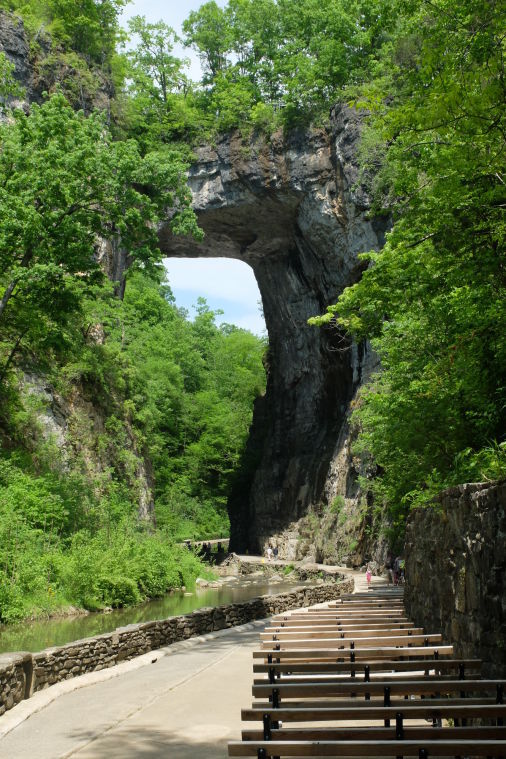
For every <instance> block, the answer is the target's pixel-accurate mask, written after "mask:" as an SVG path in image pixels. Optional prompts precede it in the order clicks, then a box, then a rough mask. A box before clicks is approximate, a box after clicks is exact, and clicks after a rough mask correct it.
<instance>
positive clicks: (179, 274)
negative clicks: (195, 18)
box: [122, 0, 265, 335]
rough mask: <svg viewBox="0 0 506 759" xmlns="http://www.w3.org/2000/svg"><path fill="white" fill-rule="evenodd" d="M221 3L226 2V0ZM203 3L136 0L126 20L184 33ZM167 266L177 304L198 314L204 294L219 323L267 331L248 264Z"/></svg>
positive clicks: (194, 71)
mask: <svg viewBox="0 0 506 759" xmlns="http://www.w3.org/2000/svg"><path fill="white" fill-rule="evenodd" d="M217 2H218V5H221V6H223V5H225V0H217ZM201 5H202V0H180V2H174V0H169V1H168V2H167V0H142V2H140V0H136V1H135V2H131V3H129V4H128V5H127V6H126V8H125V10H124V13H123V17H122V21H123V23H124V25H126V21H127V20H128V19H129V18H131V17H132V16H135V15H140V16H145V17H146V19H147V20H148V21H151V22H155V21H159V20H160V19H161V20H162V21H165V23H166V24H169V26H171V27H172V28H173V29H174V30H175V31H176V33H178V34H180V33H181V24H182V23H183V21H184V20H185V18H186V17H187V16H188V14H189V13H190V11H192V10H197V8H199V7H200V6H201ZM177 53H178V54H179V55H181V56H182V57H186V58H189V59H190V63H191V65H190V74H191V76H192V77H193V78H194V79H199V78H200V74H201V71H200V65H199V61H198V57H197V55H196V54H195V53H194V52H193V51H191V50H189V49H186V48H183V47H181V48H180V49H179V50H177ZM165 266H166V269H167V272H168V275H169V283H170V286H171V288H172V292H173V293H174V296H175V298H176V303H177V305H178V306H183V307H184V308H187V309H188V311H189V312H190V316H191V315H192V314H193V313H194V311H193V309H192V306H193V304H195V303H196V302H197V298H198V297H199V296H202V297H204V298H205V299H206V300H207V302H208V304H209V306H210V307H211V308H212V309H222V310H223V311H224V314H223V316H221V317H219V319H218V320H217V321H218V322H219V323H221V322H229V323H232V324H236V325H237V326H238V327H243V328H244V329H249V330H251V332H254V333H255V334H258V335H261V334H264V331H265V323H264V320H263V317H262V316H261V314H260V310H259V305H258V303H259V300H260V293H259V291H258V286H257V283H256V279H255V275H254V274H253V270H252V269H251V268H250V267H249V266H248V265H247V264H245V263H242V262H241V261H235V260H232V259H229V258H211V259H204V258H194V259H192V258H168V259H165Z"/></svg>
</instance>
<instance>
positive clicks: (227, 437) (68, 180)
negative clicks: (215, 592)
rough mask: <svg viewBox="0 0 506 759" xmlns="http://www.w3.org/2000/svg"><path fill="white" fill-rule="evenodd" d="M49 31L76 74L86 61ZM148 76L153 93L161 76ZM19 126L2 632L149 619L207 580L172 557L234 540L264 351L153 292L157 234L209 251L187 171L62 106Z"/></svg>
mask: <svg viewBox="0 0 506 759" xmlns="http://www.w3.org/2000/svg"><path fill="white" fill-rule="evenodd" d="M71 5H72V4H68V8H70V7H71ZM94 5H95V4H94V3H91V4H90V8H91V6H94ZM103 5H104V6H106V5H110V7H111V8H112V7H113V6H112V5H111V4H107V3H105V4H103ZM55 7H56V5H55ZM58 7H59V8H60V10H61V12H62V13H63V10H64V6H61V7H60V6H58ZM114 7H116V8H117V7H119V6H114ZM68 8H67V9H68ZM22 10H24V11H25V14H24V15H25V18H27V16H26V10H27V6H25V7H24V8H23V9H22ZM32 10H33V11H34V12H33V14H32V17H29V16H28V17H29V18H32V20H33V19H36V18H37V14H36V12H35V11H36V10H37V8H35V7H34V8H32ZM81 10H82V11H83V13H85V15H86V13H88V11H89V10H90V9H88V10H87V9H86V7H82V6H81ZM90 12H91V11H90ZM55 18H56V17H54V18H53V21H55ZM62 18H63V16H62ZM68 21H69V24H70V16H69V17H68ZM34 23H35V21H34ZM62 23H63V22H62ZM56 28H57V27H56V26H55V25H54V24H53V25H52V26H51V29H52V31H53V33H54V35H55V37H56V39H57V40H58V41H59V42H60V44H62V45H63V46H65V45H67V46H72V45H73V46H74V48H75V50H71V51H70V54H72V55H73V54H75V52H76V50H77V52H78V53H79V55H81V54H83V53H84V52H86V51H89V50H91V43H90V44H89V45H88V43H86V45H87V47H86V48H83V49H82V50H81V49H80V48H79V46H77V45H74V43H73V42H72V39H71V35H70V31H69V33H68V35H67V36H65V34H64V33H63V31H60V32H57V31H56ZM92 29H93V25H91V27H90V33H91V31H92ZM115 29H116V31H115V38H116V36H117V34H116V33H117V28H116V27H115ZM137 29H139V27H137ZM61 55H64V56H65V55H67V52H65V50H63V52H62V53H61ZM93 58H94V55H93V56H91V57H90V60H92V59H93ZM136 62H137V65H138V66H139V72H141V70H142V67H144V68H145V71H146V73H145V77H144V79H142V77H141V75H140V73H139V77H138V80H137V82H138V83H141V82H145V81H146V77H148V75H151V74H152V73H153V72H152V70H151V69H150V68H149V64H148V62H146V60H141V59H140V58H139V57H137V58H136ZM165 63H167V65H169V63H168V62H167V61H164V64H165ZM86 65H88V64H86ZM90 65H91V64H90ZM89 70H90V72H91V69H89ZM0 80H1V91H0V97H2V98H7V97H8V96H9V95H11V96H12V95H14V96H19V95H20V94H21V93H20V91H19V88H16V86H15V84H14V82H13V79H12V66H10V65H8V64H7V63H6V61H5V59H4V58H3V56H2V57H1V58H0ZM139 86H141V85H140V84H139ZM149 97H151V99H152V100H153V101H154V100H155V98H154V95H153V92H151V94H150V95H149ZM3 107H4V110H8V103H5V100H4V106H3ZM7 115H8V119H7V120H6V121H4V123H2V124H1V125H0V140H1V145H2V149H1V151H0V180H1V181H0V185H1V189H0V214H1V215H0V523H1V525H2V527H1V529H0V552H1V555H2V562H1V565H0V621H2V620H3V621H10V620H13V619H16V618H20V617H26V616H28V615H31V614H40V613H46V612H51V611H53V610H55V609H59V608H60V607H62V606H63V607H64V606H68V605H69V604H72V605H77V606H84V607H85V608H88V609H95V608H101V607H103V606H117V605H123V604H133V603H138V602H139V601H141V600H143V599H145V598H149V597H153V596H157V595H160V594H162V593H164V592H166V591H167V590H168V589H170V588H172V587H179V586H181V585H182V584H185V583H187V582H189V581H191V579H192V578H194V577H195V576H196V574H198V573H202V567H201V565H200V562H199V561H198V560H197V559H196V558H195V557H194V556H193V555H191V554H189V553H188V551H187V550H186V549H185V550H181V549H180V548H179V547H178V546H177V542H178V541H181V540H182V539H184V538H187V537H192V538H210V537H221V536H224V535H226V534H227V533H228V516H227V513H226V508H225V502H226V497H227V493H228V490H229V487H230V482H231V477H232V474H233V471H234V467H235V466H236V465H237V463H238V460H239V457H240V455H241V451H242V449H243V447H244V443H245V438H246V435H247V432H248V428H249V424H250V422H251V414H252V403H253V399H254V397H255V396H256V395H257V394H258V393H260V392H262V391H263V385H264V381H265V379H264V370H263V366H262V353H263V350H264V346H263V343H262V341H260V340H259V339H258V338H256V337H254V336H253V335H252V334H250V333H247V332H245V331H243V330H238V329H236V328H234V327H231V326H226V327H223V328H218V327H217V325H216V322H215V314H214V313H213V312H211V311H210V310H209V309H208V308H207V306H206V304H205V302H201V303H200V304H199V306H198V314H197V316H196V318H195V320H194V322H191V321H190V320H189V319H188V315H187V314H186V313H184V312H180V311H179V310H178V309H177V307H176V306H175V304H174V302H173V299H172V296H171V293H170V290H169V288H168V287H167V286H166V285H163V284H161V283H160V281H161V277H162V272H163V267H162V266H161V253H160V251H159V249H158V238H157V225H158V223H159V222H160V221H161V220H162V219H166V218H167V215H168V214H170V219H171V227H172V230H173V232H174V233H176V234H192V235H193V236H194V237H195V238H196V239H200V238H201V237H202V233H201V231H200V229H199V228H198V226H197V224H196V219H195V216H194V214H193V212H192V211H191V210H190V207H189V192H188V189H187V187H186V181H185V169H186V163H185V161H184V160H183V158H182V155H183V153H185V152H186V151H185V150H184V149H182V148H181V146H178V147H177V148H175V147H174V146H173V145H170V144H162V141H158V142H157V141H156V140H155V139H154V138H152V139H150V140H147V141H144V142H143V141H142V140H139V141H137V140H135V139H134V138H133V136H134V135H135V130H133V129H132V130H131V131H130V132H129V133H127V134H121V133H120V132H121V129H119V128H116V129H115V136H114V137H113V136H112V134H111V132H110V130H109V128H108V125H107V121H106V118H105V116H104V115H103V114H100V113H98V112H96V113H91V114H90V115H85V114H84V113H83V112H82V111H76V110H75V108H73V107H72V106H71V105H70V104H69V102H68V100H67V99H66V97H65V96H64V95H63V94H61V93H54V94H53V95H51V96H49V97H48V98H46V100H45V101H44V102H43V103H42V104H41V105H35V104H32V105H31V108H30V113H29V114H28V115H27V114H26V113H24V112H22V111H21V110H18V111H14V112H12V113H8V114H7ZM106 240H107V241H109V244H112V245H118V246H119V245H121V246H122V247H123V248H124V249H125V250H126V252H127V256H128V263H129V271H128V284H127V287H126V297H125V298H124V299H123V300H120V299H119V298H118V297H117V293H118V292H120V291H121V292H122V291H123V289H124V283H110V282H109V281H108V279H107V277H106V276H105V272H104V270H103V268H102V266H101V265H100V264H99V256H98V255H97V254H98V253H104V252H105V254H106V255H107V250H104V242H101V241H106ZM55 409H56V411H55ZM55 414H56V416H55ZM58 419H59V420H60V421H59V423H58V421H56V420H58ZM62 419H63V424H62ZM152 498H154V504H153V503H152ZM146 517H147V519H146Z"/></svg>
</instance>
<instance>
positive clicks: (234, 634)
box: [0, 573, 365, 759]
mask: <svg viewBox="0 0 506 759" xmlns="http://www.w3.org/2000/svg"><path fill="white" fill-rule="evenodd" d="M355 577H356V580H357V581H356V585H357V590H358V589H362V586H363V585H365V577H364V575H361V574H359V573H355ZM264 627H265V621H257V622H253V623H250V624H248V625H243V626H242V627H240V628H233V629H231V630H224V631H221V632H218V633H213V634H212V635H209V636H205V637H203V638H197V639H193V640H189V641H185V642H184V643H176V644H174V645H173V646H168V647H167V648H165V649H162V650H161V651H159V652H152V653H151V654H147V655H146V656H144V657H141V660H142V661H140V660H135V659H134V660H132V661H131V662H126V663H124V664H122V665H119V666H118V667H114V668H112V669H110V670H105V671H104V672H100V673H93V674H92V675H84V676H83V677H81V678H76V679H75V680H73V681H68V683H64V684H62V685H63V686H66V687H68V688H75V687H76V686H79V687H78V689H77V690H72V691H71V692H69V693H64V694H63V695H58V697H57V698H56V699H55V700H53V701H52V702H50V701H51V698H52V697H53V694H54V693H58V692H57V691H55V689H57V688H59V686H54V687H53V688H49V689H48V690H47V691H43V692H42V693H40V694H36V696H34V697H33V698H32V699H30V700H29V701H25V702H23V703H22V704H20V705H19V706H18V707H15V708H14V709H12V710H11V711H10V712H8V713H7V714H6V715H4V717H2V718H0V734H1V730H2V726H4V727H5V726H7V725H8V721H9V720H13V721H15V720H16V718H18V719H19V718H20V716H19V715H21V716H23V715H22V713H21V710H23V709H24V710H25V712H30V711H34V710H35V709H39V711H37V712H36V713H33V714H31V716H29V718H28V719H26V720H25V721H23V722H22V723H21V724H19V726H17V727H15V728H14V729H12V730H11V731H10V732H9V733H8V734H7V735H5V737H3V738H2V739H0V759H25V758H26V757H33V758H34V759H63V757H78V758H79V759H134V757H135V759H155V757H164V759H168V758H170V759H190V758H191V759H223V758H224V757H226V756H227V748H226V746H227V742H228V741H229V740H231V739H237V737H238V736H239V734H240V730H241V720H240V710H241V707H242V706H246V705H247V704H249V703H251V701H252V696H251V685H252V675H251V672H252V669H251V664H252V658H251V655H252V651H253V649H254V648H256V647H257V646H258V635H259V633H260V631H261V630H263V628H264ZM152 662H153V663H152ZM141 663H142V664H143V665H144V666H139V664H141ZM114 675H116V676H114ZM97 676H99V677H98V678H97ZM100 677H103V678H108V679H107V680H105V681H104V682H98V683H96V682H95V681H96V680H97V679H100ZM88 683H90V684H89V685H87V684H88ZM93 683H94V684H93ZM85 686H87V687H85ZM62 689H63V690H64V688H62ZM11 724H12V723H11Z"/></svg>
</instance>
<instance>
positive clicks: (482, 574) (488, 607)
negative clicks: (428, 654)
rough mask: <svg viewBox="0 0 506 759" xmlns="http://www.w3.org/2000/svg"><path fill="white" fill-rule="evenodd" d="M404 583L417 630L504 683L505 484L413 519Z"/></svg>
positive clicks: (473, 488)
mask: <svg viewBox="0 0 506 759" xmlns="http://www.w3.org/2000/svg"><path fill="white" fill-rule="evenodd" d="M406 583H407V584H406V607H407V610H408V614H409V616H410V617H411V618H412V619H413V620H414V621H415V623H416V624H419V625H423V626H424V627H425V629H426V630H427V631H428V632H439V631H440V632H442V633H443V636H444V638H445V640H447V641H449V642H451V643H453V644H454V645H455V648H456V652H457V654H458V655H460V656H464V657H474V656H476V657H478V658H481V659H483V661H484V673H485V674H487V675H489V676H496V677H504V676H506V481H502V482H500V483H495V484H490V483H479V484H467V485H459V486H458V487H455V488H451V489H450V490H446V491H444V492H443V493H441V494H440V495H439V496H437V498H436V499H434V502H433V503H431V504H429V505H428V506H427V508H423V509H416V510H415V511H414V512H413V513H412V514H411V516H410V519H409V523H408V529H407V534H406Z"/></svg>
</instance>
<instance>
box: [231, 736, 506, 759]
mask: <svg viewBox="0 0 506 759" xmlns="http://www.w3.org/2000/svg"><path fill="white" fill-rule="evenodd" d="M228 754H229V756H256V757H258V759H266V758H267V757H295V756H313V757H323V756H334V757H352V756H353V757H380V756H386V757H392V756H396V757H410V756H415V757H419V759H428V757H432V756H437V757H442V756H453V757H455V756H464V755H465V756H469V755H472V756H485V757H492V756H494V757H499V756H500V757H503V756H506V740H482V739H480V738H475V739H473V738H465V739H464V740H458V739H457V738H454V739H453V740H443V739H440V740H439V739H432V740H431V739H430V738H427V739H425V740H423V741H418V740H390V741H388V740H386V741H376V740H372V741H367V740H362V741H323V740H322V741H240V742H239V741H233V742H232V743H229V744H228Z"/></svg>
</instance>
